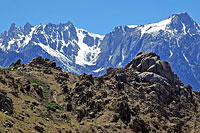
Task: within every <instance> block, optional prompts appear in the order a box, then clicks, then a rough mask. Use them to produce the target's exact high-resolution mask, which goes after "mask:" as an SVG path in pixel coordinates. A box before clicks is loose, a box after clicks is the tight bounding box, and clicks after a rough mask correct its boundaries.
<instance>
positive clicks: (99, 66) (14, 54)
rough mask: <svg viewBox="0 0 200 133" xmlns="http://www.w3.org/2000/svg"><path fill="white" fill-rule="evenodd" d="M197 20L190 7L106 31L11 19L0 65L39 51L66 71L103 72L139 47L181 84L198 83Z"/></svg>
mask: <svg viewBox="0 0 200 133" xmlns="http://www.w3.org/2000/svg"><path fill="white" fill-rule="evenodd" d="M199 40H200V25H199V24H198V23H196V22H195V21H193V20H192V18H191V17H190V16H189V15H188V13H181V14H174V15H172V16H170V17H168V18H167V19H166V20H163V21H161V22H158V23H153V24H147V25H125V26H117V27H115V28H114V30H113V31H112V32H110V33H108V34H106V35H98V34H94V33H90V32H88V31H86V30H84V29H80V28H77V27H75V26H74V25H73V24H72V23H71V22H67V23H65V24H58V25H56V24H51V23H49V24H42V25H36V26H32V25H31V24H29V23H27V24H26V25H25V26H24V27H19V26H16V25H15V24H14V23H13V24H12V25H11V27H10V29H9V30H8V31H5V32H3V33H2V34H1V36H0V65H1V67H7V66H9V65H10V64H11V63H12V62H15V61H16V60H18V59H21V61H22V63H27V62H29V61H30V60H32V59H33V58H35V57H37V56H42V57H44V58H49V59H53V60H55V61H56V62H57V64H58V65H59V66H61V67H62V68H63V70H64V71H68V72H72V73H76V74H82V73H90V74H93V75H102V74H104V73H105V72H106V68H108V67H109V66H112V67H124V66H125V65H126V64H127V63H128V62H130V61H131V60H132V58H133V57H134V56H135V55H136V54H137V53H138V52H156V53H157V54H159V55H160V57H161V59H164V60H166V61H168V62H169V63H170V64H171V66H172V69H173V70H174V71H175V73H177V74H178V75H179V77H180V79H181V80H182V81H183V82H184V83H185V84H191V85H192V87H193V88H194V89H199V88H200V75H199V71H200V52H199V51H200V41H199Z"/></svg>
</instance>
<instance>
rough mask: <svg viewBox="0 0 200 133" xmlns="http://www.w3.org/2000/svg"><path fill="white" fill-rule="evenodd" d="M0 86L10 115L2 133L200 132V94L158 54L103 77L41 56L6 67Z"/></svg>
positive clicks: (139, 57)
mask: <svg viewBox="0 0 200 133" xmlns="http://www.w3.org/2000/svg"><path fill="white" fill-rule="evenodd" d="M16 68H17V69H16ZM0 87H1V88H0V89H4V91H2V93H0V105H1V106H0V107H1V109H3V112H5V111H8V114H9V116H7V115H5V114H6V113H5V114H3V115H2V114H1V113H0V117H2V118H3V119H2V121H0V122H3V125H4V127H0V128H1V130H2V131H5V130H7V129H8V128H7V127H8V126H9V127H10V128H9V131H10V132H14V131H16V130H17V131H23V132H31V131H38V132H47V131H53V132H105V133H110V132H122V131H123V132H136V133H138V132H141V133H148V132H169V133H171V132H172V133H175V132H180V133H181V132H183V133H190V132H191V133H192V132H200V129H199V126H200V119H199V117H200V93H199V92H195V91H192V88H191V86H185V85H184V84H183V83H182V82H181V81H180V80H179V78H178V76H177V75H176V74H174V72H173V71H172V69H171V67H170V64H169V63H168V62H166V61H163V60H160V57H159V56H158V55H156V54H155V53H152V52H151V53H139V54H137V56H136V57H135V58H133V59H132V61H131V62H130V63H128V64H127V65H126V66H125V67H124V68H112V67H110V68H108V69H107V73H106V74H104V75H103V76H100V77H93V76H92V75H88V74H85V73H84V74H82V75H80V76H79V75H74V74H70V73H66V72H62V71H61V70H57V66H56V64H55V62H54V61H51V60H49V59H43V58H41V57H37V58H34V59H33V60H32V61H31V62H29V63H28V64H20V63H19V62H16V63H14V64H13V65H11V66H10V68H8V69H0ZM3 92H4V93H3ZM6 94H7V95H6ZM9 111H10V112H9ZM6 120H9V121H6ZM25 120H26V121H28V122H25ZM33 120H34V121H33ZM19 121H20V122H19ZM23 121H24V122H23ZM19 123H20V125H23V128H22V127H19V126H18V125H19ZM58 123H59V124H58ZM0 126H1V125H0ZM19 129H20V130H19Z"/></svg>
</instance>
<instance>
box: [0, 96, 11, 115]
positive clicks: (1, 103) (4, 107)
mask: <svg viewBox="0 0 200 133" xmlns="http://www.w3.org/2000/svg"><path fill="white" fill-rule="evenodd" d="M0 110H1V111H3V112H8V114H12V113H13V102H12V99H10V98H9V97H7V96H6V95H5V94H3V93H0Z"/></svg>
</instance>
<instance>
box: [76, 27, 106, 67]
mask: <svg viewBox="0 0 200 133" xmlns="http://www.w3.org/2000/svg"><path fill="white" fill-rule="evenodd" d="M76 32H77V37H78V41H77V44H78V46H79V51H78V55H77V56H76V61H75V63H76V64H78V65H81V66H84V65H90V66H91V65H95V63H96V60H97V58H98V55H99V53H100V52H101V50H100V48H99V47H98V46H99V44H100V41H99V43H98V45H94V46H92V47H90V46H88V45H87V44H85V43H84V42H83V40H84V38H85V36H86V34H84V32H86V31H84V30H83V29H78V28H76ZM88 34H89V35H90V36H92V37H93V38H99V39H100V40H102V39H103V37H104V36H101V35H98V34H93V33H89V32H88Z"/></svg>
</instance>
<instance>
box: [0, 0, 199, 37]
mask: <svg viewBox="0 0 200 133" xmlns="http://www.w3.org/2000/svg"><path fill="white" fill-rule="evenodd" d="M0 5H1V7H0V18H1V19H0V32H2V31H4V30H8V29H9V27H10V25H11V23H16V24H17V25H19V26H24V25H25V24H26V22H30V23H31V24H32V25H38V24H47V23H49V22H51V23H55V24H59V23H66V22H67V21H71V22H72V23H73V24H74V25H75V26H76V27H79V28H83V29H86V30H88V31H90V32H94V33H99V34H106V33H108V32H110V31H112V29H113V28H114V27H115V26H118V25H127V24H137V25H140V24H148V23H153V22H158V21H160V20H163V19H166V18H167V17H169V16H170V15H172V14H175V13H181V12H188V14H189V15H190V16H191V17H192V18H193V19H194V20H195V21H197V22H198V23H200V6H199V5H200V0H1V1H0Z"/></svg>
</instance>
